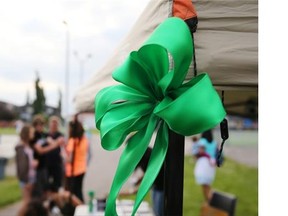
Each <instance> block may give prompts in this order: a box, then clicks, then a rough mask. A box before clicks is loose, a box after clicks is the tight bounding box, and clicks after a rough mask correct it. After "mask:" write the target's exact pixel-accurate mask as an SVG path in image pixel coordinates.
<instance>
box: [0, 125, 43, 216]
mask: <svg viewBox="0 0 288 216" xmlns="http://www.w3.org/2000/svg"><path fill="white" fill-rule="evenodd" d="M33 137H34V129H33V127H32V126H30V125H28V124H27V125H24V126H23V127H22V129H21V131H20V143H19V144H18V145H17V146H16V147H15V151H16V170H17V177H18V180H19V182H20V187H21V190H22V206H21V207H20V210H19V212H18V215H19V216H22V215H23V211H24V210H25V206H26V205H27V204H28V203H29V201H30V199H31V193H32V189H33V184H34V182H35V180H36V167H37V165H38V161H37V160H35V159H34V158H33V149H32V148H31V147H30V145H29V144H30V141H31V140H32V139H33ZM2 195H3V194H2Z"/></svg>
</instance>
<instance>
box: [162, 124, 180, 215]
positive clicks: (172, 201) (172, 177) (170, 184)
mask: <svg viewBox="0 0 288 216" xmlns="http://www.w3.org/2000/svg"><path fill="white" fill-rule="evenodd" d="M184 140H185V139H184V136H182V135H180V134H177V133H175V132H173V131H171V130H169V144H168V151H167V155H166V158H165V162H164V215H165V216H182V212H183V177H184Z"/></svg>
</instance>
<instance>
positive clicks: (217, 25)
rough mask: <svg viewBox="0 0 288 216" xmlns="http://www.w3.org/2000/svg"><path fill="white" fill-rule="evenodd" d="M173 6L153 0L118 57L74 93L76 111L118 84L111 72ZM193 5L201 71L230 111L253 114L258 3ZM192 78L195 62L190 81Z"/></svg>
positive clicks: (196, 0)
mask: <svg viewBox="0 0 288 216" xmlns="http://www.w3.org/2000/svg"><path fill="white" fill-rule="evenodd" d="M172 4H173V0H151V1H150V2H149V4H148V5H147V6H146V8H145V9H144V11H143V12H142V14H141V15H140V16H139V19H138V20H137V21H136V23H135V25H134V27H133V28H132V29H131V31H130V32H129V33H128V35H127V36H126V38H125V39H124V40H123V41H122V42H121V43H120V45H119V46H118V48H117V49H116V50H115V52H114V55H112V56H111V58H110V59H109V60H108V61H107V63H106V64H105V65H104V67H103V68H102V69H101V70H100V71H98V72H96V73H95V75H94V76H93V77H92V78H91V79H90V80H89V82H87V83H86V84H85V85H83V86H82V88H81V89H80V90H79V91H78V92H77V93H76V95H75V98H74V102H75V108H76V110H77V112H84V111H92V110H93V109H94V98H95V96H96V94H97V93H98V91H100V90H101V89H102V88H104V87H107V86H110V85H113V84H117V83H116V81H114V80H113V79H112V76H111V74H112V72H113V70H114V69H115V68H116V67H117V66H119V65H120V64H121V63H122V62H123V61H124V59H125V58H126V57H127V55H128V54H129V53H130V52H131V51H133V50H138V49H139V48H140V46H141V45H142V44H143V42H144V41H145V40H146V39H147V38H148V37H149V35H150V34H151V33H152V32H153V30H154V29H155V28H156V27H157V26H158V25H159V24H160V23H161V22H162V21H164V20H165V19H166V18H167V17H171V16H172ZM193 4H194V6H195V8H196V10H197V14H198V28H197V32H196V33H195V34H194V39H195V49H196V51H195V53H196V62H197V70H198V74H200V73H202V72H207V73H208V74H209V75H210V77H211V79H212V82H213V85H214V86H215V88H216V89H217V90H219V93H220V92H221V91H225V101H224V104H225V106H226V110H227V112H228V113H230V114H237V115H243V116H254V117H255V114H256V115H257V109H258V108H257V106H258V105H257V104H258V1H257V0H241V1H237V0H222V1H213V0H207V1H203V0H193ZM173 34H177V32H176V33H173ZM192 76H193V65H191V67H190V70H189V73H188V76H187V79H188V78H191V77H192ZM247 104H248V105H247ZM252 112H253V113H252ZM255 112H256V113H255Z"/></svg>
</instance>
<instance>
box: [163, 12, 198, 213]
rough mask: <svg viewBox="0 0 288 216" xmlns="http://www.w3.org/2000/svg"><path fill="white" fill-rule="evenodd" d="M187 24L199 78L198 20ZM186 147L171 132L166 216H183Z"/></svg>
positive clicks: (165, 170)
mask: <svg viewBox="0 0 288 216" xmlns="http://www.w3.org/2000/svg"><path fill="white" fill-rule="evenodd" d="M185 22H186V24H187V25H188V27H189V29H190V33H191V37H192V43H193V54H194V55H193V64H194V76H197V66H196V55H195V46H194V38H193V33H195V32H196V29H197V24H198V18H197V16H196V17H192V18H190V19H188V20H185ZM184 147H185V137H184V136H183V135H180V134H177V133H175V132H173V131H172V130H169V144H168V151H167V155H166V158H165V162H164V216H182V215H183V189H184V187H183V186H184V182H183V181H184V149H185V148H184Z"/></svg>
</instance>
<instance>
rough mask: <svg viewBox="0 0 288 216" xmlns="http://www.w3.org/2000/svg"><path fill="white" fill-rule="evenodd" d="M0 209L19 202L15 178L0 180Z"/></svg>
mask: <svg viewBox="0 0 288 216" xmlns="http://www.w3.org/2000/svg"><path fill="white" fill-rule="evenodd" d="M0 191H1V196H0V207H3V206H5V205H8V204H11V203H14V202H16V201H19V200H20V198H21V190H20V187H19V182H18V179H17V178H16V177H9V176H8V177H6V178H4V179H2V180H0Z"/></svg>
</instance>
